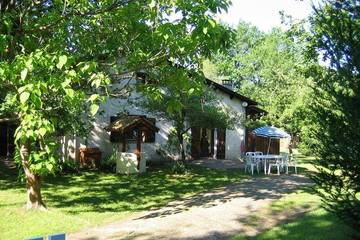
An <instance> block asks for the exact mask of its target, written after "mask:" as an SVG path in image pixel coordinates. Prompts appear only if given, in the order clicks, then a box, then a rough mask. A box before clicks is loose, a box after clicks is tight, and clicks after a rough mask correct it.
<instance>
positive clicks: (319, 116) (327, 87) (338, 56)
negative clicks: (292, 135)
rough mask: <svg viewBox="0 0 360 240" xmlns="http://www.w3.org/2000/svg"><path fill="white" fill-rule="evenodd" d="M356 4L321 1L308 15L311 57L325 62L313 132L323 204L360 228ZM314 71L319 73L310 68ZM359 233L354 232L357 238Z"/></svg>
mask: <svg viewBox="0 0 360 240" xmlns="http://www.w3.org/2000/svg"><path fill="white" fill-rule="evenodd" d="M359 9H360V5H359V2H358V1H355V0H354V1H353V0H347V1H333V0H329V1H324V2H323V3H322V4H321V5H319V6H314V13H313V14H312V16H311V18H310V30H311V38H310V39H309V40H310V44H309V47H310V48H309V56H310V57H312V58H316V59H317V58H319V56H322V58H323V59H322V60H323V61H324V62H325V63H326V65H325V66H324V67H323V68H324V69H325V71H324V73H322V72H321V74H317V75H316V78H314V79H315V83H316V86H315V92H314V105H313V106H312V112H313V115H312V125H311V128H310V129H311V132H310V133H311V135H312V137H313V138H316V139H317V141H316V144H315V145H313V152H314V153H315V154H316V156H317V158H318V159H319V161H318V166H317V169H318V171H319V173H318V174H316V175H314V176H313V179H314V180H315V183H316V190H317V192H318V193H319V194H320V196H321V197H322V198H323V200H324V202H325V204H326V205H325V207H326V208H327V209H328V210H329V211H331V212H335V213H337V214H338V216H340V217H341V218H343V219H345V220H346V221H347V223H348V224H349V225H350V226H353V227H354V229H355V233H359V231H358V229H359V227H360V141H359V139H360V108H359V103H360V75H359V73H360V58H359V56H360V39H359V37H360V32H359V31H360V18H359V13H360V12H359ZM314 73H315V74H316V73H318V71H314ZM358 237H359V236H357V238H358Z"/></svg>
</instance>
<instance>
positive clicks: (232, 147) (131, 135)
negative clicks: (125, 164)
mask: <svg viewBox="0 0 360 240" xmlns="http://www.w3.org/2000/svg"><path fill="white" fill-rule="evenodd" d="M139 78H140V80H141V78H142V76H137V77H132V76H123V79H128V81H127V84H129V82H130V84H135V83H136V81H139ZM122 82H124V81H122ZM206 84H207V85H208V86H209V87H210V88H211V89H213V91H214V92H215V93H216V95H217V96H218V97H219V99H220V102H221V104H222V105H224V106H227V107H229V108H231V109H232V110H233V111H236V112H237V113H238V114H239V115H241V116H242V118H245V117H246V116H252V117H256V116H259V115H262V114H264V113H265V111H264V110H262V109H260V108H258V107H257V102H256V101H254V100H252V99H250V98H248V97H246V96H243V95H241V94H239V93H236V92H235V91H233V90H232V88H231V86H229V84H228V82H223V84H219V83H216V82H214V81H211V80H209V79H207V80H206ZM113 87H115V88H116V87H119V88H121V83H118V84H114V85H113ZM133 97H139V94H138V93H136V92H135V93H134V92H131V93H130V94H129V95H128V97H125V98H109V99H108V100H107V101H106V102H105V103H104V104H103V105H102V106H101V107H100V111H99V114H97V115H96V119H95V121H94V123H93V125H94V128H93V130H92V131H91V133H90V134H89V136H88V137H87V138H85V139H79V138H76V137H70V138H69V137H67V138H66V139H65V138H64V139H63V149H62V150H63V153H64V157H65V158H73V159H78V158H79V151H78V149H79V148H81V147H84V146H86V147H87V148H89V149H93V148H96V149H99V150H100V151H101V158H102V159H104V158H107V157H109V156H110V155H111V154H112V153H113V152H114V151H118V152H124V151H126V152H133V153H135V152H139V141H138V139H139V138H138V137H137V136H139V135H138V134H139V131H137V128H131V124H130V123H129V126H127V125H126V126H125V125H124V129H125V128H127V129H130V130H127V132H126V134H122V135H119V133H118V132H114V131H111V129H109V125H111V124H112V123H114V122H115V121H117V120H118V119H119V118H122V117H124V113H125V114H126V115H127V116H131V117H132V118H131V119H132V120H130V119H127V120H126V121H130V122H131V121H137V122H143V123H145V125H147V126H148V127H150V129H151V128H152V129H154V128H156V129H157V130H156V131H144V135H142V136H141V139H142V140H141V158H142V159H146V160H147V161H162V160H163V156H162V155H161V154H160V151H159V150H160V149H161V147H163V146H164V145H165V144H166V143H167V140H168V135H169V132H170V130H171V128H172V123H171V122H167V121H163V120H160V119H157V117H156V116H155V115H153V114H151V113H148V112H146V111H144V110H143V109H141V108H139V107H134V106H133V105H131V104H129V99H130V100H131V99H133ZM119 114H120V115H121V114H122V116H121V117H120V116H119ZM136 119H138V120H139V119H143V120H141V121H138V120H136ZM144 119H145V120H144ZM241 120H242V119H239V123H238V124H236V126H235V128H234V129H233V130H228V129H226V130H220V129H206V128H192V129H191V139H192V140H191V148H190V153H188V156H187V157H188V158H192V159H197V158H201V157H208V158H209V157H210V158H217V159H225V158H226V159H238V158H240V157H241V156H242V154H243V153H244V152H245V151H246V144H245V141H246V134H247V133H246V129H245V127H244V125H243V124H242V123H241V122H242V121H241ZM150 125H153V126H150ZM124 138H126V143H124ZM125 144H126V145H125Z"/></svg>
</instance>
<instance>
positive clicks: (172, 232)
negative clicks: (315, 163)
mask: <svg viewBox="0 0 360 240" xmlns="http://www.w3.org/2000/svg"><path fill="white" fill-rule="evenodd" d="M308 184H310V180H309V179H308V178H306V177H304V176H301V175H281V176H277V175H270V176H261V177H254V178H250V179H249V180H245V181H243V182H241V183H237V184H231V185H228V186H226V187H222V188H218V189H215V190H213V191H211V192H208V193H205V194H204V193H203V194H198V195H195V196H193V197H190V198H186V199H183V200H181V201H174V202H171V203H169V204H168V205H167V206H166V207H164V208H161V209H158V210H153V211H149V212H146V213H143V214H141V215H140V216H137V217H133V218H132V219H129V220H126V221H120V222H114V223H112V224H109V225H105V226H100V227H96V228H92V229H86V230H84V231H82V232H79V233H76V234H71V235H70V236H69V237H68V238H67V239H70V240H71V239H73V240H79V239H82V240H100V239H139V240H144V239H173V240H183V239H228V238H230V237H231V236H234V235H236V234H239V233H247V232H248V231H254V230H253V229H252V230H251V229H249V226H248V225H246V224H245V222H246V219H248V218H249V217H250V218H251V217H254V216H256V214H257V213H258V212H259V211H260V210H261V209H263V208H264V207H266V206H268V205H269V204H270V203H271V202H272V201H276V200H277V199H279V198H281V197H282V196H283V195H284V194H287V193H290V192H293V191H296V190H297V189H299V188H301V187H303V186H305V185H308Z"/></svg>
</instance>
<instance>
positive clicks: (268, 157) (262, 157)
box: [251, 154, 283, 174]
mask: <svg viewBox="0 0 360 240" xmlns="http://www.w3.org/2000/svg"><path fill="white" fill-rule="evenodd" d="M251 158H252V159H254V160H260V161H262V162H263V163H264V173H265V174H266V161H267V160H281V159H282V158H283V156H281V155H275V154H268V155H255V156H251Z"/></svg>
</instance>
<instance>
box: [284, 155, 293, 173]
mask: <svg viewBox="0 0 360 240" xmlns="http://www.w3.org/2000/svg"><path fill="white" fill-rule="evenodd" d="M290 166H292V167H294V169H295V174H297V167H296V160H295V158H293V157H292V156H291V157H290V158H289V154H284V155H283V164H282V167H283V168H284V167H285V169H286V174H289V167H290Z"/></svg>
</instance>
